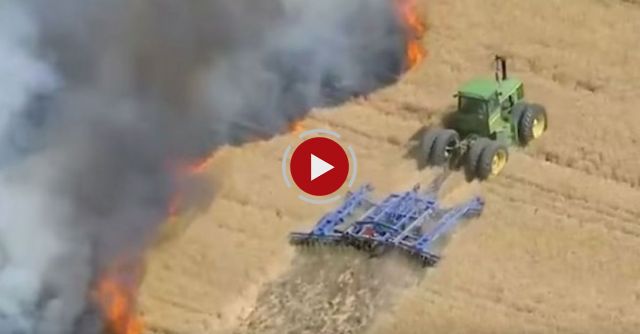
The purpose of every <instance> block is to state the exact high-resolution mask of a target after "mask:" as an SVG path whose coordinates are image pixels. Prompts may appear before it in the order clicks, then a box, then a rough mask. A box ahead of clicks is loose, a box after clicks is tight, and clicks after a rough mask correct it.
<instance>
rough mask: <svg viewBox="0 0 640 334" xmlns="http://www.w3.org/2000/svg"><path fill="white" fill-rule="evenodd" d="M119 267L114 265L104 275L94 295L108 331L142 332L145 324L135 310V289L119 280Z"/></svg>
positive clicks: (115, 333) (115, 332) (120, 332)
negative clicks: (129, 287)
mask: <svg viewBox="0 0 640 334" xmlns="http://www.w3.org/2000/svg"><path fill="white" fill-rule="evenodd" d="M118 269H119V268H117V267H114V268H112V270H110V271H109V272H108V273H107V274H106V275H104V276H102V278H101V280H100V281H99V282H98V285H97V287H96V289H95V291H94V296H93V297H94V299H95V301H96V302H97V304H98V306H99V307H100V310H101V311H102V314H103V319H104V321H105V323H106V332H107V333H109V334H141V333H142V331H143V329H144V326H143V323H142V319H141V318H140V317H139V316H138V315H137V313H136V310H135V295H136V294H135V291H131V290H132V289H128V288H127V287H126V286H125V285H124V284H121V283H120V282H119V280H118V279H117V277H118V273H119V272H120V271H119V270H118Z"/></svg>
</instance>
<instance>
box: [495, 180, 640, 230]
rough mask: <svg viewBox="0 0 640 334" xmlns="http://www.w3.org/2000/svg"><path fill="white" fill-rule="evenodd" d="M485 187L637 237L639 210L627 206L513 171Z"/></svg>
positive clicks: (512, 199)
mask: <svg viewBox="0 0 640 334" xmlns="http://www.w3.org/2000/svg"><path fill="white" fill-rule="evenodd" d="M485 188H486V189H487V190H489V191H490V192H491V193H494V194H496V195H498V196H499V197H501V198H503V199H505V200H507V201H511V202H517V203H521V204H525V205H528V206H533V207H535V208H541V209H548V210H550V211H551V212H553V213H555V214H556V215H558V216H561V217H565V218H568V219H573V220H578V221H579V222H582V223H586V224H592V225H595V226H602V227H604V228H606V229H608V230H611V231H615V232H618V233H621V234H623V235H626V236H629V237H632V238H640V213H638V212H636V211H633V210H630V209H627V208H622V207H618V206H615V205H611V204H607V203H603V202H602V201H589V200H587V199H586V198H584V197H579V196H576V195H572V194H567V193H563V192H560V191H558V190H556V189H553V188H551V187H547V186H544V185H541V184H539V183H535V182H533V181H530V180H527V179H525V178H523V177H520V176H516V175H513V174H510V175H507V174H504V175H501V176H500V177H499V178H496V179H495V180H492V181H491V182H487V184H485ZM514 188H516V189H523V188H526V189H527V190H528V191H526V192H525V191H521V190H518V191H513V189H514Z"/></svg>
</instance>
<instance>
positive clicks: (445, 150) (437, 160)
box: [429, 129, 460, 166]
mask: <svg viewBox="0 0 640 334" xmlns="http://www.w3.org/2000/svg"><path fill="white" fill-rule="evenodd" d="M459 143H460V135H458V133H457V132H456V131H455V130H451V129H442V130H439V131H438V133H437V134H436V138H435V141H434V142H433V146H432V147H431V153H429V162H430V163H431V164H432V165H433V166H443V165H445V164H447V163H448V162H449V160H450V159H451V157H452V156H453V154H454V153H455V150H456V149H457V148H458V144H459Z"/></svg>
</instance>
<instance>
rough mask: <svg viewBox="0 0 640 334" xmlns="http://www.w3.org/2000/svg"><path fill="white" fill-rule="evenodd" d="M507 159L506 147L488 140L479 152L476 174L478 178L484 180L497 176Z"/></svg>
mask: <svg viewBox="0 0 640 334" xmlns="http://www.w3.org/2000/svg"><path fill="white" fill-rule="evenodd" d="M508 160H509V151H508V149H507V147H506V146H505V145H503V144H500V143H498V142H495V141H490V142H488V143H487V145H486V146H485V147H484V149H483V150H482V153H480V159H479V161H478V170H477V174H476V176H477V177H478V179H480V180H483V181H484V180H486V179H488V178H490V177H494V176H497V175H498V174H500V172H502V170H503V169H504V166H505V165H506V164H507V161H508Z"/></svg>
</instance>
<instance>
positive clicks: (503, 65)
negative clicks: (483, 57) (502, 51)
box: [496, 55, 507, 82]
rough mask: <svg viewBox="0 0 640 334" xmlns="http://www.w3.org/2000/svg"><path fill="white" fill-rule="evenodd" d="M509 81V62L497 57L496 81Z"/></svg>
mask: <svg viewBox="0 0 640 334" xmlns="http://www.w3.org/2000/svg"><path fill="white" fill-rule="evenodd" d="M503 80H507V60H506V59H505V58H504V57H502V56H497V55H496V81H498V82H501V81H503Z"/></svg>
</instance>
